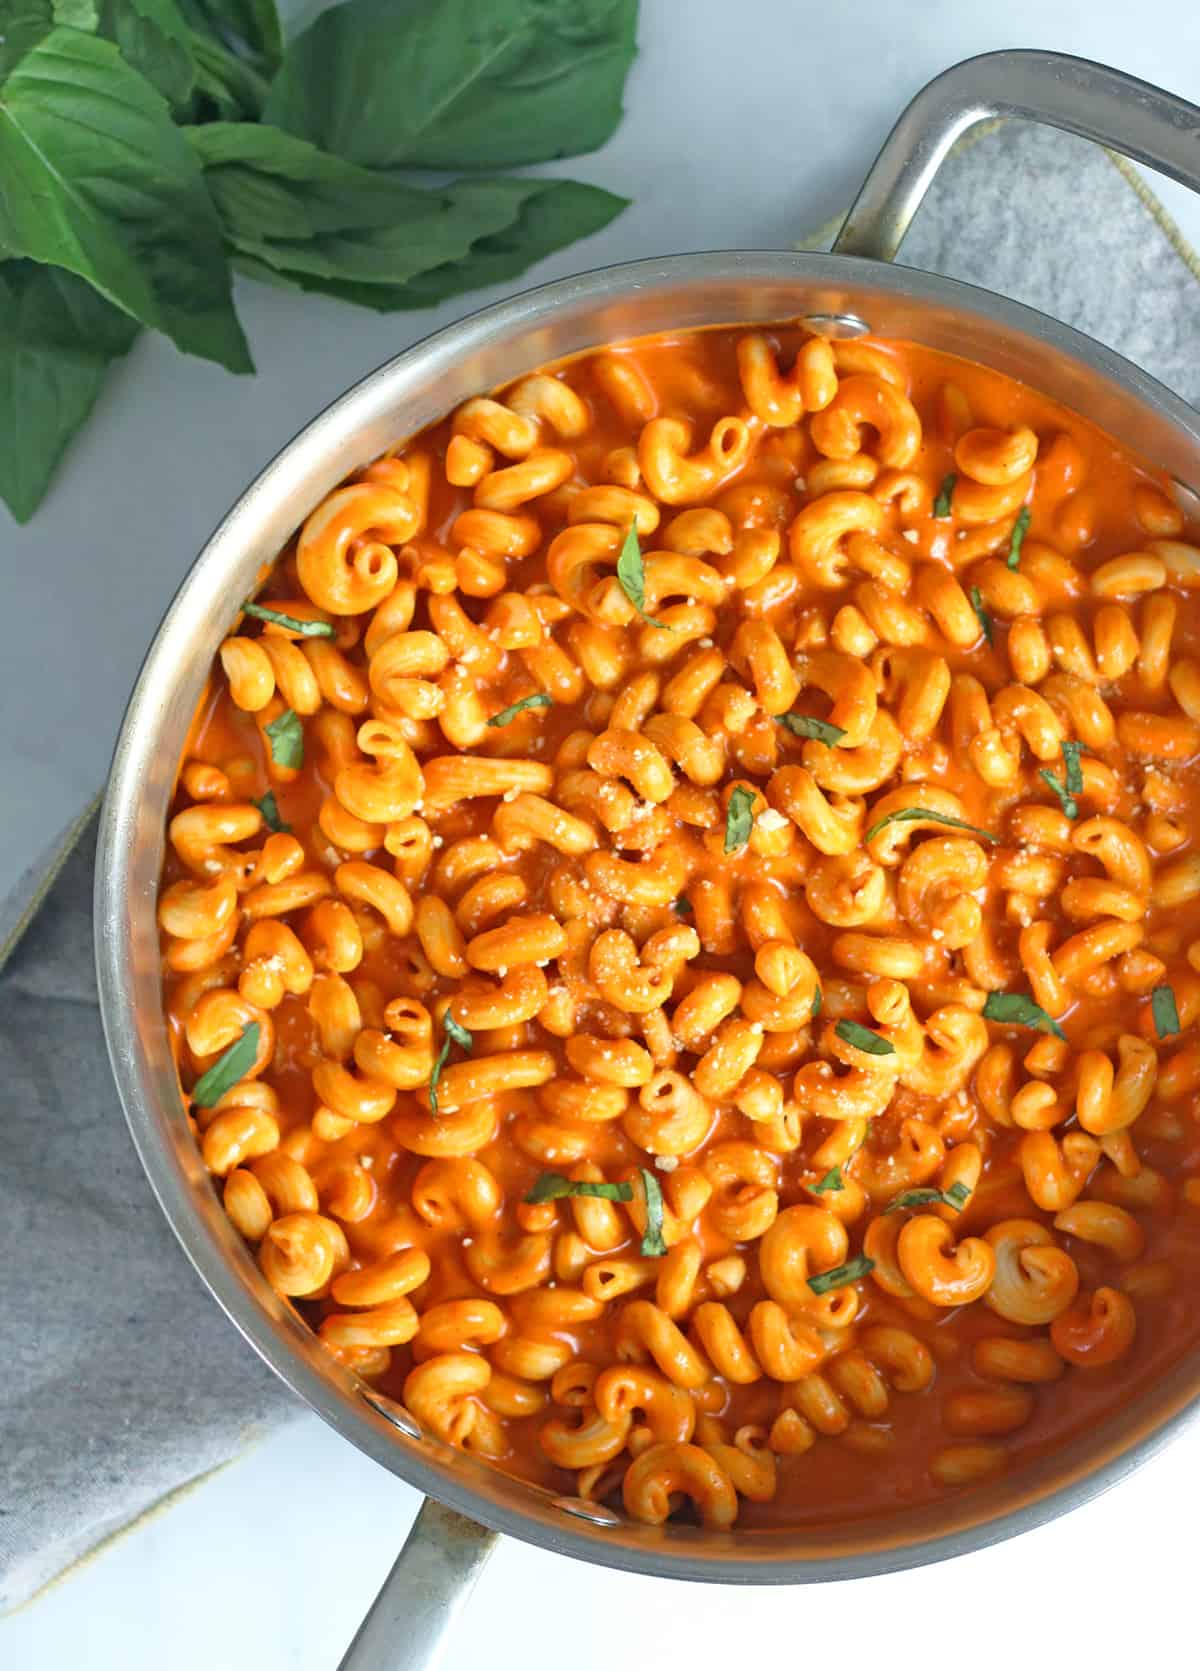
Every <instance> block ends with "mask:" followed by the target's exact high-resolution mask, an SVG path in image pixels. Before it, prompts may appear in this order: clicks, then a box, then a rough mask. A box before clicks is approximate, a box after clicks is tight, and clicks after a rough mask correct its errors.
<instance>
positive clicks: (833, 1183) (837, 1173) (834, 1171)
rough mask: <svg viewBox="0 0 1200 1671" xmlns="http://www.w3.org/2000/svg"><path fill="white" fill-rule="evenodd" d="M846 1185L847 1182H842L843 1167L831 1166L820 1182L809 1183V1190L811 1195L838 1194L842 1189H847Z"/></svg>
mask: <svg viewBox="0 0 1200 1671" xmlns="http://www.w3.org/2000/svg"><path fill="white" fill-rule="evenodd" d="M845 1187H846V1186H845V1184H844V1183H843V1182H842V1169H841V1167H840V1166H831V1167H830V1169H829V1171H828V1172H826V1174H825V1176H824V1177H823V1178H822V1179H821V1181H820V1183H819V1184H809V1185H808V1191H809V1194H810V1195H829V1194H838V1193H840V1191H842V1190H843V1189H845Z"/></svg>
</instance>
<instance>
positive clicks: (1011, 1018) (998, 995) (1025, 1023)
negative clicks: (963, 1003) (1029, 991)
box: [983, 992, 1067, 1040]
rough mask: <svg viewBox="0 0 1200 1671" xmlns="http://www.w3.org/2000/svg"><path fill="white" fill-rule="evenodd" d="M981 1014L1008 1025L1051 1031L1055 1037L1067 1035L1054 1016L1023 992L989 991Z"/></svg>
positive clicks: (1061, 1037) (985, 1018)
mask: <svg viewBox="0 0 1200 1671" xmlns="http://www.w3.org/2000/svg"><path fill="white" fill-rule="evenodd" d="M983 1016H984V1020H985V1021H1000V1022H1005V1023H1007V1024H1008V1025H1009V1026H1014V1027H1036V1028H1037V1030H1038V1031H1039V1032H1040V1033H1053V1034H1054V1037H1055V1038H1056V1039H1064V1040H1065V1039H1066V1036H1067V1035H1066V1034H1065V1033H1064V1032H1063V1030H1062V1028H1061V1027H1060V1026H1059V1024H1058V1022H1057V1021H1055V1019H1054V1017H1053V1016H1052V1015H1050V1014H1048V1013H1047V1011H1045V1010H1044V1009H1043V1008H1042V1006H1041V1005H1040V1004H1035V1003H1034V1001H1033V999H1032V998H1027V997H1026V996H1025V994H1024V993H1023V992H989V993H988V995H987V999H986V1001H985V1003H984V1006H983Z"/></svg>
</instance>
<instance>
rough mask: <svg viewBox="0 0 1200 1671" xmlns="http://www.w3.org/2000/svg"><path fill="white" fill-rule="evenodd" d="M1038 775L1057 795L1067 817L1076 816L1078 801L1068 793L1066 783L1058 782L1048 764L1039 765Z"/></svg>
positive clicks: (1077, 814)
mask: <svg viewBox="0 0 1200 1671" xmlns="http://www.w3.org/2000/svg"><path fill="white" fill-rule="evenodd" d="M1038 776H1039V777H1040V778H1041V779H1042V780H1043V782H1045V783H1048V784H1049V785H1050V787H1051V789H1053V791H1054V793H1055V794H1056V795H1057V796H1058V802H1059V805H1060V806H1061V807H1062V809H1063V811H1064V812H1065V813H1066V815H1067V817H1068V818H1078V816H1079V806H1078V803H1077V802H1076V800H1075V797H1074V796H1073V795H1071V794H1068V792H1067V786H1066V784H1064V783H1060V782H1059V781H1058V779H1057V778H1056V777H1055V775H1054V773H1053V772H1052V771H1051V770H1050V768H1049V767H1048V766H1043V767H1041V768H1040V770H1039V772H1038Z"/></svg>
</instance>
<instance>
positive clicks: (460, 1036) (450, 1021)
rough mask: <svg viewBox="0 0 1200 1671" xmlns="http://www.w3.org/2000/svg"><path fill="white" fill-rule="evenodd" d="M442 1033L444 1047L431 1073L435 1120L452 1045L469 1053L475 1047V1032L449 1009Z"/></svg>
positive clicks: (431, 1095)
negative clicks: (471, 1031) (455, 1017)
mask: <svg viewBox="0 0 1200 1671" xmlns="http://www.w3.org/2000/svg"><path fill="white" fill-rule="evenodd" d="M442 1033H443V1035H444V1036H443V1038H442V1048H441V1049H440V1050H439V1051H438V1053H437V1059H436V1061H435V1062H434V1064H433V1072H432V1073H431V1074H430V1075H429V1112H430V1113H431V1114H432V1115H433V1117H434V1119H435V1120H436V1118H437V1114H438V1085H439V1083H440V1082H441V1077H442V1069H443V1068H444V1067H445V1066H446V1063H447V1062H448V1061H449V1059H450V1046H451V1045H452V1044H456V1045H458V1046H459V1048H460V1049H462V1050H465V1051H466V1052H467V1054H468V1055H470V1053H471V1051H472V1050H473V1049H474V1048H475V1037H474V1034H472V1033H468V1031H467V1029H466V1028H465V1027H464V1026H463V1024H462V1022H461V1021H455V1019H454V1017H453V1016H452V1015H451V1014H450V1011H449V1010H447V1011H446V1013H445V1015H444V1016H443V1017H442Z"/></svg>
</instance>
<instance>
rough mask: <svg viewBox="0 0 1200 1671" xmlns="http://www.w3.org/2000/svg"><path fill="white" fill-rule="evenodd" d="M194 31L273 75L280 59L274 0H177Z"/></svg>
mask: <svg viewBox="0 0 1200 1671" xmlns="http://www.w3.org/2000/svg"><path fill="white" fill-rule="evenodd" d="M180 6H181V9H182V11H183V12H184V15H185V16H186V17H187V20H188V22H189V23H190V24H191V26H192V28H193V30H194V31H195V32H196V33H197V34H201V35H203V36H205V37H207V38H208V39H209V40H212V41H215V42H217V43H218V44H219V45H220V46H221V47H223V48H224V49H225V50H226V51H227V52H228V53H229V54H230V55H231V56H236V57H241V58H248V59H249V60H250V62H251V63H252V64H254V66H255V68H256V69H258V70H260V71H261V72H262V73H263V74H265V75H272V74H274V72H275V71H276V70H277V69H278V68H279V65H280V62H281V61H282V58H283V32H282V30H281V28H280V24H279V13H278V11H277V10H276V8H275V0H180Z"/></svg>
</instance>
